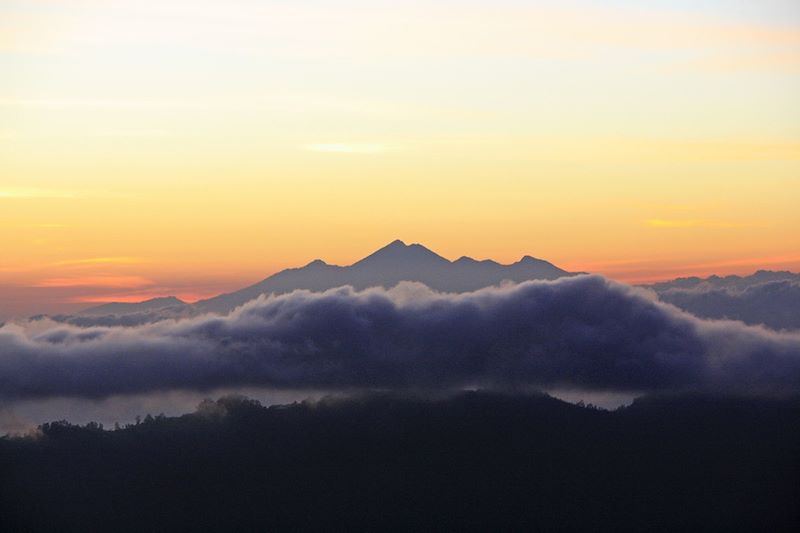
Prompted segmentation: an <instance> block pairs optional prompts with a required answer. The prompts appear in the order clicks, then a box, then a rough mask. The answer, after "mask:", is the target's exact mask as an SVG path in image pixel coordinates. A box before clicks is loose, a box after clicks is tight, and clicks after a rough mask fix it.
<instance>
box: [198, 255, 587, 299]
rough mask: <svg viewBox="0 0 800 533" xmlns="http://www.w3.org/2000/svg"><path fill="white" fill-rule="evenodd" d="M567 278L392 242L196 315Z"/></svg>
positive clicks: (271, 282) (269, 281)
mask: <svg viewBox="0 0 800 533" xmlns="http://www.w3.org/2000/svg"><path fill="white" fill-rule="evenodd" d="M570 275H573V274H572V273H570V272H567V271H566V270H562V269H560V268H558V267H556V266H555V265H553V264H551V263H549V262H547V261H543V260H541V259H536V258H534V257H531V256H529V255H526V256H524V257H523V258H522V259H521V260H520V261H518V262H516V263H513V264H511V265H501V264H500V263H497V262H495V261H491V260H484V261H477V260H475V259H472V258H470V257H466V256H465V257H461V258H460V259H458V260H457V261H449V260H447V259H445V258H444V257H442V256H440V255H439V254H437V253H435V252H433V251H432V250H429V249H428V248H426V247H424V246H422V245H421V244H416V243H415V244H406V243H404V242H403V241H401V240H399V239H398V240H395V241H392V242H390V243H389V244H387V245H386V246H384V247H382V248H380V249H378V250H376V251H375V252H373V253H372V254H370V255H368V256H367V257H365V258H363V259H361V260H360V261H356V262H355V263H353V264H352V265H350V266H336V265H329V264H327V263H325V262H324V261H322V260H319V259H317V260H315V261H312V262H311V263H309V264H308V265H306V266H304V267H302V268H290V269H287V270H283V271H281V272H278V273H277V274H274V275H272V276H270V277H268V278H266V279H264V280H263V281H260V282H259V283H256V284H255V285H251V286H250V287H246V288H244V289H241V290H239V291H236V292H232V293H228V294H221V295H219V296H216V297H214V298H210V299H208V300H202V301H200V302H197V303H196V304H195V306H196V307H197V308H198V309H199V310H202V311H211V312H217V313H226V312H229V311H231V310H233V309H234V308H236V307H238V306H240V305H242V304H244V303H245V302H248V301H250V300H252V299H254V298H257V297H258V296H260V295H261V294H270V293H275V294H280V293H286V292H290V291H293V290H295V289H308V290H312V291H322V290H327V289H331V288H334V287H340V286H343V285H351V286H352V287H354V288H356V289H365V288H368V287H387V288H388V287H393V286H394V285H397V284H398V283H400V282H401V281H418V282H421V283H424V284H425V285H427V286H428V287H431V288H432V289H435V290H439V291H444V292H467V291H472V290H477V289H480V288H483V287H488V286H490V285H496V284H498V283H501V282H503V281H515V282H521V281H527V280H531V279H556V278H560V277H562V276H570Z"/></svg>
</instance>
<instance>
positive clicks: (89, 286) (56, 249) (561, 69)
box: [0, 0, 800, 311]
mask: <svg viewBox="0 0 800 533" xmlns="http://www.w3.org/2000/svg"><path fill="white" fill-rule="evenodd" d="M0 20H3V24H2V26H0V69H2V71H3V72H4V78H3V81H4V83H3V86H2V88H0V125H1V126H0V176H2V178H0V241H2V242H3V253H2V255H0V307H4V308H8V307H9V306H12V307H13V306H15V305H16V306H22V305H23V304H25V305H26V306H27V308H28V309H30V310H31V311H33V310H34V309H35V308H36V307H37V306H44V307H48V308H61V309H67V308H72V307H74V306H75V305H78V304H80V303H81V302H80V301H78V300H83V301H84V302H85V301H92V302H97V301H113V300H121V299H126V300H131V299H136V298H138V299H140V300H141V299H145V298H147V297H152V296H158V295H165V294H174V295H177V296H179V297H181V298H183V299H187V300H197V299H202V298H206V297H209V296H212V295H214V294H219V293H223V292H226V291H230V290H234V289H236V288H238V287H241V286H245V285H247V284H249V283H253V282H255V281H257V280H259V279H262V278H263V277H265V276H268V275H270V274H273V273H276V272H279V271H281V270H283V269H285V268H289V267H294V266H298V265H303V264H306V263H308V262H309V261H311V260H312V259H314V258H316V257H322V258H325V260H326V261H329V262H331V263H335V264H349V263H351V262H353V261H355V260H357V259H358V258H360V257H363V256H365V255H366V254H367V253H369V252H370V251H372V250H375V249H376V248H378V247H379V246H381V245H383V243H384V242H386V240H388V239H387V237H393V236H401V237H402V238H404V239H407V240H409V241H412V242H421V243H425V245H426V246H427V247H429V248H431V249H433V250H436V251H437V253H440V254H442V255H443V256H445V257H459V256H461V255H470V256H474V257H476V258H492V259H494V260H496V261H499V262H501V263H508V262H511V261H513V260H516V258H517V257H519V256H520V255H524V254H531V255H534V256H536V257H542V258H544V259H546V260H548V261H550V262H552V263H553V264H556V265H559V266H560V267H561V268H564V269H566V270H569V271H587V272H594V273H598V274H602V275H604V276H607V277H609V278H612V279H615V280H619V281H623V282H627V283H644V282H653V281H661V280H666V279H671V278H675V277H681V276H687V275H698V276H708V275H712V274H718V275H728V274H738V275H742V274H746V273H749V272H752V271H755V270H758V269H771V270H791V271H795V272H796V271H800V241H798V237H797V235H798V233H799V232H800V210H797V209H796V204H797V200H798V198H800V180H798V179H797V177H798V175H800V106H798V105H797V94H800V60H798V59H799V58H800V7H798V4H797V3H796V2H792V1H789V0H763V1H760V2H755V3H754V2H751V1H748V0H731V1H726V2H722V1H721V0H701V1H698V2H686V1H684V0H680V1H676V0H656V1H654V2H650V3H648V5H647V7H643V6H639V5H636V4H635V3H633V2H630V1H628V0H614V1H612V2H602V3H599V2H594V1H591V0H569V1H566V2H556V1H554V0H531V1H530V2H521V1H519V0H499V1H491V2H490V1H489V0H469V1H467V2H454V1H453V0H442V1H438V0H437V1H428V2H426V1H415V2H410V3H403V4H402V5H398V4H397V3H393V2H386V1H384V0H379V1H373V2H363V1H361V0H344V1H340V2H334V3H331V2H321V1H319V0H311V1H309V2H302V3H300V4H294V3H287V2H275V1H266V2H253V1H252V0H231V1H230V2H225V3H221V2H219V1H217V0H200V1H193V2H188V1H187V0H158V1H156V0H81V1H79V2H66V3H65V2H62V1H58V0H36V1H35V2H28V1H20V0H10V1H7V2H3V3H2V5H0ZM409 35H415V36H416V37H415V38H414V39H409V37H408V36H409ZM37 302H38V303H37ZM28 304H30V305H28Z"/></svg>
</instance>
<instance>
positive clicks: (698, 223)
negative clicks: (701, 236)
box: [645, 218, 753, 229]
mask: <svg viewBox="0 0 800 533" xmlns="http://www.w3.org/2000/svg"><path fill="white" fill-rule="evenodd" d="M645 223H646V224H647V225H648V226H650V227H652V228H722V229H732V228H748V227H753V226H752V225H751V224H742V223H736V222H720V221H715V220H696V219H677V220H676V219H670V220H667V219H661V218H653V219H650V220H647V221H646V222H645Z"/></svg>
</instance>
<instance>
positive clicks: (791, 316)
mask: <svg viewBox="0 0 800 533" xmlns="http://www.w3.org/2000/svg"><path fill="white" fill-rule="evenodd" d="M659 298H660V299H661V300H662V301H665V302H669V303H671V304H673V305H676V306H678V307H680V308H681V309H683V310H685V311H688V312H690V313H692V314H693V315H697V316H699V317H702V318H729V319H733V320H741V321H742V322H745V323H747V324H763V325H765V326H768V327H770V328H773V329H800V280H793V279H785V280H775V281H767V282H764V283H754V284H752V285H748V286H746V287H736V286H733V287H728V286H722V287H717V286H713V285H711V284H708V283H699V284H697V285H695V286H691V287H674V288H668V289H666V290H662V291H660V292H659Z"/></svg>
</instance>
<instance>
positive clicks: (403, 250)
mask: <svg viewBox="0 0 800 533" xmlns="http://www.w3.org/2000/svg"><path fill="white" fill-rule="evenodd" d="M431 262H436V263H442V262H444V263H449V262H450V261H448V260H447V259H445V258H444V257H442V256H440V255H438V254H437V253H435V252H432V251H431V250H429V249H427V248H425V247H424V246H422V245H421V244H417V243H414V244H406V243H404V242H403V241H401V240H400V239H396V240H394V241H392V242H390V243H389V244H387V245H386V246H384V247H383V248H380V249H379V250H377V251H375V252H373V253H372V254H370V255H368V256H367V257H365V258H364V259H362V260H360V261H358V262H356V263H354V266H355V265H368V264H382V263H395V264H397V263H431Z"/></svg>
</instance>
